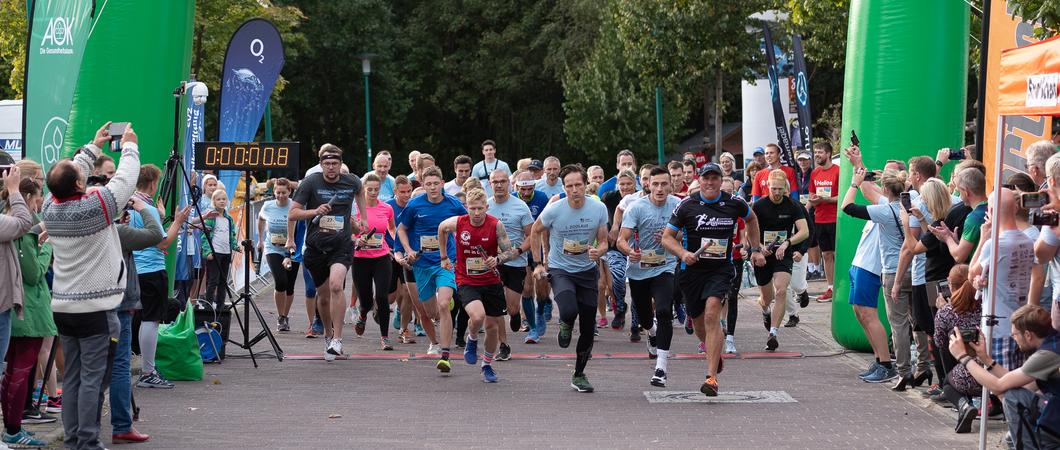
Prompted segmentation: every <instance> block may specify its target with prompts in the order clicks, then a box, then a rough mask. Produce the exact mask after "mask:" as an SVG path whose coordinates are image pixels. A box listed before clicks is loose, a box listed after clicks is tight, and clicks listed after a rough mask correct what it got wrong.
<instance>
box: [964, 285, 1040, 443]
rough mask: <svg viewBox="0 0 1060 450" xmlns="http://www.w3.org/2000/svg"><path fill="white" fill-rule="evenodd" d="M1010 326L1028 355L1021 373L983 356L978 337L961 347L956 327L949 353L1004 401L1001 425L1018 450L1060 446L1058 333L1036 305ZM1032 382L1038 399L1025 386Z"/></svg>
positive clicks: (1017, 314) (1019, 312)
mask: <svg viewBox="0 0 1060 450" xmlns="http://www.w3.org/2000/svg"><path fill="white" fill-rule="evenodd" d="M1010 322H1011V325H1010V326H1009V329H1008V330H1007V331H1008V332H1009V333H1011V335H1012V337H1013V339H1015V341H1016V342H1017V344H1018V345H1019V349H1020V351H1021V352H1023V353H1024V354H1028V355H1030V356H1029V357H1028V358H1027V361H1026V362H1025V363H1023V364H1022V365H1021V366H1020V367H1019V368H1016V369H1007V368H1005V367H1004V364H998V363H997V361H995V360H994V359H993V355H991V352H989V351H987V349H986V342H985V341H986V338H984V337H983V335H982V333H979V337H978V339H976V340H975V341H973V342H965V341H964V339H963V338H962V336H961V330H960V329H959V328H956V327H955V328H954V329H953V334H952V335H951V336H950V345H949V349H950V354H952V355H953V357H954V358H956V359H957V363H958V364H959V365H961V366H964V367H965V368H967V369H968V372H970V373H971V374H972V377H974V378H975V381H978V382H979V384H981V385H983V387H986V388H987V389H989V390H990V392H993V393H994V394H997V395H1001V396H1003V397H1004V408H1005V421H1006V422H1008V430H1009V436H1010V437H1011V439H1012V442H1013V444H1014V445H1015V447H1016V448H1027V449H1038V448H1043V449H1044V448H1057V447H1060V409H1058V404H1057V401H1060V397H1058V395H1060V343H1058V342H1057V340H1058V337H1060V333H1058V332H1057V331H1056V330H1055V329H1053V328H1052V327H1051V326H1050V323H1049V322H1050V320H1049V313H1047V312H1046V311H1045V310H1044V309H1042V307H1040V306H1037V305H1024V306H1021V307H1020V308H1019V309H1017V310H1016V311H1014V312H1013V313H1012V317H1011V318H1010ZM996 330H997V329H996V328H995V331H996ZM1032 382H1033V383H1035V384H1036V385H1037V387H1038V390H1039V391H1040V392H1041V394H1036V393H1034V392H1032V391H1030V390H1028V389H1027V388H1026V387H1025V386H1027V385H1029V384H1030V383H1032ZM1043 405H1044V406H1043Z"/></svg>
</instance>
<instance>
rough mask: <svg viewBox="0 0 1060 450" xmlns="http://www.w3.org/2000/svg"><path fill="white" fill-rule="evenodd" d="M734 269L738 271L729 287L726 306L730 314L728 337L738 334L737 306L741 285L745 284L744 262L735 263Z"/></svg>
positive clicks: (726, 322) (726, 332)
mask: <svg viewBox="0 0 1060 450" xmlns="http://www.w3.org/2000/svg"><path fill="white" fill-rule="evenodd" d="M732 267H733V269H734V270H735V271H736V278H733V282H732V286H731V287H729V294H728V295H726V296H725V306H726V307H727V309H728V314H727V315H726V317H725V328H726V330H725V335H726V336H732V335H735V334H736V316H737V312H738V311H739V307H738V306H737V304H738V303H740V301H739V296H740V285H741V284H742V282H743V261H741V260H736V261H733V264H732Z"/></svg>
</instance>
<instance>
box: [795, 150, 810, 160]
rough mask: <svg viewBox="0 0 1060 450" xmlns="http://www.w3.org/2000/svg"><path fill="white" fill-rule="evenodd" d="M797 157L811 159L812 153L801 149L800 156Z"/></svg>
mask: <svg viewBox="0 0 1060 450" xmlns="http://www.w3.org/2000/svg"><path fill="white" fill-rule="evenodd" d="M795 159H810V153H809V152H806V151H801V152H799V156H797V157H795Z"/></svg>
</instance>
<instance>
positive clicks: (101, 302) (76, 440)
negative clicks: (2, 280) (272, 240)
mask: <svg viewBox="0 0 1060 450" xmlns="http://www.w3.org/2000/svg"><path fill="white" fill-rule="evenodd" d="M109 126H110V123H107V124H105V125H104V126H103V127H102V128H100V129H99V130H98V131H97V132H96V137H95V138H94V139H93V140H92V143H90V144H88V145H85V146H84V147H81V149H79V150H78V151H77V153H76V155H75V156H74V158H73V160H69V159H64V160H62V161H59V162H58V163H56V164H55V165H54V166H52V167H51V170H49V171H48V177H47V183H48V190H49V191H51V193H52V195H53V197H52V198H51V199H49V200H48V201H47V202H45V204H44V210H43V211H44V212H43V214H42V220H43V222H44V225H45V227H46V229H47V230H48V235H49V241H51V243H52V247H53V248H54V255H55V260H54V263H53V267H54V269H55V278H54V283H53V287H52V311H53V312H54V318H55V324H56V326H58V328H59V337H60V339H61V340H62V343H63V356H64V360H65V363H66V369H65V371H64V373H63V388H64V389H63V391H64V392H63V394H64V396H63V397H64V398H63V400H64V401H63V403H64V410H65V411H64V414H63V430H64V435H65V436H66V440H65V442H64V444H65V445H66V447H68V448H78V449H80V448H101V447H102V446H101V444H100V442H99V419H100V415H101V413H102V401H101V400H102V395H103V389H104V388H105V386H106V385H107V384H108V383H109V378H110V362H109V359H110V358H111V357H113V352H114V347H113V345H114V344H112V343H111V342H112V341H111V339H112V338H113V339H116V338H117V337H118V330H119V324H118V317H117V314H116V313H115V311H114V308H116V307H118V305H119V304H120V303H121V300H122V297H123V295H124V293H125V284H126V277H127V276H129V274H128V271H127V269H126V267H125V264H123V263H122V262H121V261H122V253H121V246H120V244H119V242H118V230H117V227H115V226H114V220H115V219H117V218H118V216H119V215H120V214H121V211H122V208H123V207H124V205H125V203H126V202H128V201H129V198H130V197H132V194H133V190H134V188H135V184H136V178H137V176H138V175H139V173H140V152H139V147H138V146H137V144H136V142H137V138H136V133H135V132H133V129H132V127H131V126H129V127H127V128H126V129H125V131H124V133H123V134H122V136H121V140H122V152H121V158H120V159H119V164H118V171H117V172H116V173H115V174H114V178H113V179H112V180H111V181H110V183H108V184H107V185H106V186H103V187H99V188H92V189H87V190H86V187H85V178H86V177H87V176H88V174H90V173H91V172H92V163H93V162H94V161H95V160H96V158H98V157H99V156H100V154H101V152H102V150H100V147H102V146H104V145H107V144H108V143H109V141H110V139H111V138H110V134H109V132H108V128H109Z"/></svg>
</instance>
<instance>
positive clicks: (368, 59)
mask: <svg viewBox="0 0 1060 450" xmlns="http://www.w3.org/2000/svg"><path fill="white" fill-rule="evenodd" d="M375 57H376V55H375V54H374V53H361V54H360V55H357V58H359V59H360V60H361V73H363V74H364V138H365V139H364V140H365V143H366V144H367V145H368V159H367V161H366V162H367V164H368V166H371V165H372V102H371V101H370V97H369V93H368V76H369V75H371V74H372V60H373V59H375Z"/></svg>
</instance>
